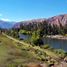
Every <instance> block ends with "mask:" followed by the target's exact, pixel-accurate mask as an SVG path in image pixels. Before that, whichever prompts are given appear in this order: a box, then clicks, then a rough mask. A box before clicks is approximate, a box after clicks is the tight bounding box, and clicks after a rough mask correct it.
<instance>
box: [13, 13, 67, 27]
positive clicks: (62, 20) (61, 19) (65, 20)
mask: <svg viewBox="0 0 67 67" xmlns="http://www.w3.org/2000/svg"><path fill="white" fill-rule="evenodd" d="M44 21H46V22H47V23H50V24H51V25H53V24H55V25H57V26H60V24H61V25H62V26H64V25H66V24H67V14H63V15H58V16H54V17H51V18H48V19H45V18H42V19H33V20H29V21H21V22H18V23H16V24H15V25H14V27H16V28H17V27H20V25H21V24H22V25H30V24H31V25H32V24H39V23H43V22H44Z"/></svg>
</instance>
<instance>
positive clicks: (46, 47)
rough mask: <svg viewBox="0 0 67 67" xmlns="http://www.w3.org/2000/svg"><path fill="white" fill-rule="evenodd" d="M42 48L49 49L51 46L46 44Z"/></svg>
mask: <svg viewBox="0 0 67 67" xmlns="http://www.w3.org/2000/svg"><path fill="white" fill-rule="evenodd" d="M42 48H44V49H48V48H50V46H49V45H48V44H45V45H44V46H42Z"/></svg>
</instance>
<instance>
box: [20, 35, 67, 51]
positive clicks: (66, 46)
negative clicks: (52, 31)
mask: <svg viewBox="0 0 67 67" xmlns="http://www.w3.org/2000/svg"><path fill="white" fill-rule="evenodd" d="M19 38H20V39H23V40H26V39H28V38H30V36H29V35H23V34H20V35H19ZM43 42H44V44H48V45H50V46H51V47H53V48H56V49H63V50H64V51H66V52H67V40H61V39H51V38H44V39H43Z"/></svg>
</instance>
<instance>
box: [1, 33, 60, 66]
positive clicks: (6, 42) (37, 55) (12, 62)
mask: <svg viewBox="0 0 67 67" xmlns="http://www.w3.org/2000/svg"><path fill="white" fill-rule="evenodd" d="M48 56H49V57H51V58H55V59H56V58H59V55H57V54H56V53H54V52H52V51H51V50H48V49H43V48H41V47H39V46H32V45H30V44H27V43H24V42H23V41H22V42H21V41H19V40H16V39H14V38H10V37H7V36H5V35H1V34H0V66H1V67H5V66H7V67H16V65H24V64H28V63H40V62H45V61H44V60H45V59H46V57H48Z"/></svg>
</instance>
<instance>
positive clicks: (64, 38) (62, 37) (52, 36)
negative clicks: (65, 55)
mask: <svg viewBox="0 0 67 67" xmlns="http://www.w3.org/2000/svg"><path fill="white" fill-rule="evenodd" d="M46 37H47V38H52V39H62V40H67V36H62V35H47V36H46Z"/></svg>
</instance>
